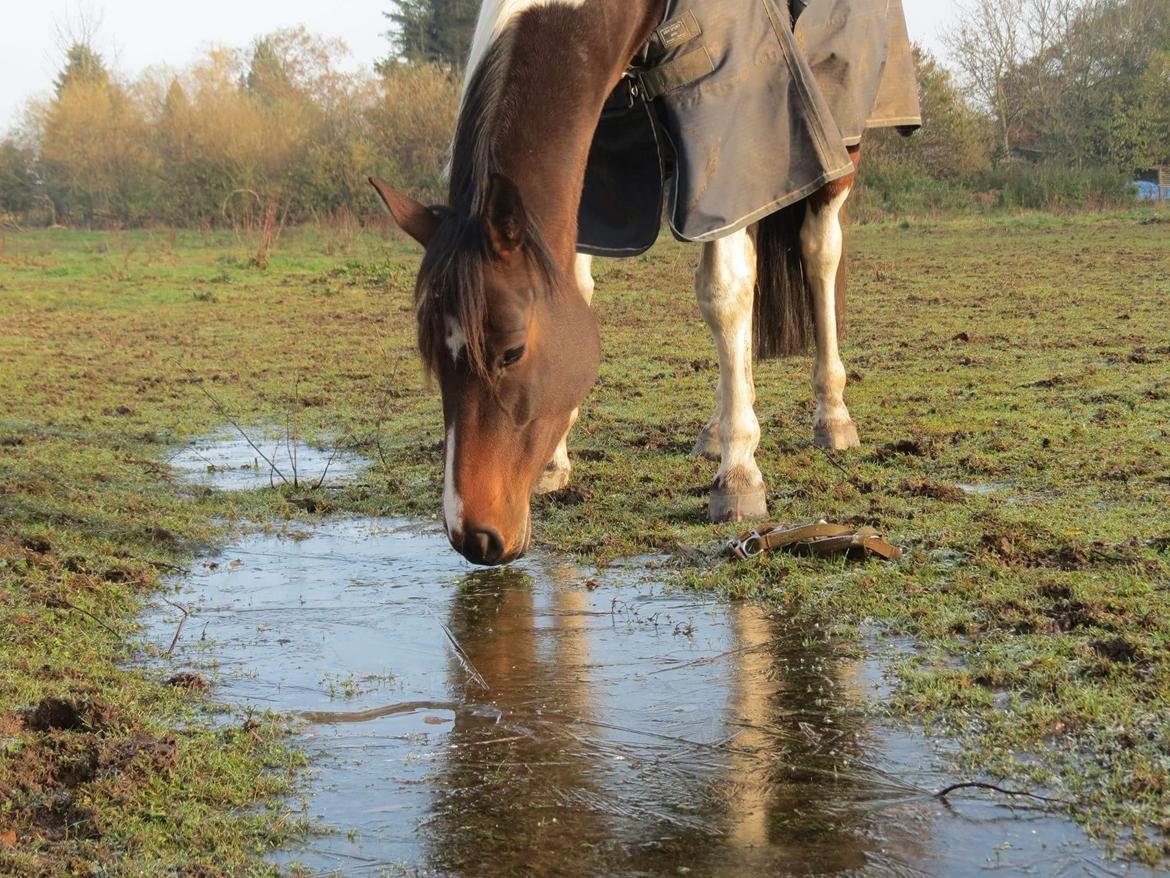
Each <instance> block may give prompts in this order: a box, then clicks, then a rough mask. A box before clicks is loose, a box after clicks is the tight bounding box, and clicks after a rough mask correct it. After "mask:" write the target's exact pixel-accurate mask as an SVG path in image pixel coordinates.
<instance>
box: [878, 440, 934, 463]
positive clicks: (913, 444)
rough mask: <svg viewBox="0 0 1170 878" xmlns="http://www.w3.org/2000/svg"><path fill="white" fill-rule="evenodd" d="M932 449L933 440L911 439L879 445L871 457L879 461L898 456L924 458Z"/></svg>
mask: <svg viewBox="0 0 1170 878" xmlns="http://www.w3.org/2000/svg"><path fill="white" fill-rule="evenodd" d="M933 449H934V440H933V439H931V438H929V437H913V438H910V439H899V440H897V441H896V442H887V443H885V444H884V445H879V446H878V447H877V449H876V450H875V451H874V453H873V456H874V457H875V458H877V459H878V460H881V461H887V460H891V459H893V458H896V457H898V456H900V455H907V456H910V457H926V456H928V455H930V453H931V452H932V451H933Z"/></svg>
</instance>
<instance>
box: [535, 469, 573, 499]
mask: <svg viewBox="0 0 1170 878" xmlns="http://www.w3.org/2000/svg"><path fill="white" fill-rule="evenodd" d="M570 472H571V470H570V469H569V468H568V467H564V468H560V467H554V466H546V467H545V468H544V472H543V473H541V475H540V481H538V482H537V483H536V488H535V489H534V492H535V493H537V494H551V493H552V492H553V491H559V490H561V489H562V488H564V487H565V486H567V485H568V484H569V473H570Z"/></svg>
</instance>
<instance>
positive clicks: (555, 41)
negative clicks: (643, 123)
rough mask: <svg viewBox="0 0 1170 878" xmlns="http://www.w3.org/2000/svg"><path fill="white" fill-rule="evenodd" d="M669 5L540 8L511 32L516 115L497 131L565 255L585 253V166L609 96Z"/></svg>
mask: <svg viewBox="0 0 1170 878" xmlns="http://www.w3.org/2000/svg"><path fill="white" fill-rule="evenodd" d="M664 5H665V0H580V2H575V3H541V4H540V5H535V4H533V5H532V7H531V8H529V9H528V10H526V11H525V12H523V13H521V14H519V15H516V16H514V17H513V18H512V20H511V22H510V24H509V25H508V26H507V27H508V28H509V29H513V30H514V33H511V34H507V36H506V37H505V39H507V40H508V43H507V45H508V47H509V53H510V54H509V58H508V60H507V64H506V74H505V76H504V81H503V85H502V96H503V101H504V103H505V105H506V110H505V111H504V112H503V113H501V119H500V127H499V129H498V130H496V131H494V132H492V136H494V137H495V154H496V159H497V161H498V162H499V165H500V170H501V171H502V172H503V173H504V174H506V175H507V176H509V177H510V178H511V179H512V180H514V181H515V183H516V185H517V186H518V187H519V189H520V192H521V195H522V196H523V198H524V203H525V207H526V209H527V210H528V211H529V212H530V213H531V214H532V216H533V218H534V220H535V222H536V224H537V226H538V227H539V228H540V230H541V232H542V234H543V235H544V237H545V240H546V242H547V244H548V246H549V249H550V251H551V252H552V254H553V256H554V258H555V259H557V261H558V262H562V261H563V260H564V259H566V258H571V257H572V254H573V252H574V250H575V248H576V237H577V209H578V206H579V204H580V201H581V190H582V187H583V185H584V180H585V163H586V160H587V158H588V155H589V146H590V143H591V142H592V139H593V133H594V130H595V129H596V127H597V120H598V118H599V116H600V115H601V108H602V105H603V104H604V103H605V99H606V97H607V96H608V95H609V93H610V91H611V90H612V89H613V87H614V85H616V83H617V81H618V79H619V78H620V76H621V74H622V71H624V70H625V68H626V67H627V65H628V64H629V62H630V60H631V59H632V58H633V55H634V53H635V52H636V51H637V50H638V48H639V47H640V46H641V45H642V44H643V43H645V41H646V40H647V39H648V38H649V36H650V33H651V32H652V31H653V29H654V27H655V26H657V24H658V23H659V21H660V20H661V17H662V10H663V8H664Z"/></svg>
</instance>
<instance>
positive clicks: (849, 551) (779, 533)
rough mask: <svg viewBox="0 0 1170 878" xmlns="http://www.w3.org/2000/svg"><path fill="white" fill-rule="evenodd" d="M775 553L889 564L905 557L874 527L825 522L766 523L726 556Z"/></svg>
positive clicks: (735, 542) (733, 542)
mask: <svg viewBox="0 0 1170 878" xmlns="http://www.w3.org/2000/svg"><path fill="white" fill-rule="evenodd" d="M774 550H784V551H788V552H793V553H795V554H808V555H846V556H847V557H852V558H858V557H865V556H867V555H876V556H877V557H879V558H885V559H886V560H889V561H897V560H898V559H899V558H901V557H902V550H901V549H899V548H898V547H897V546H893V545H891V544H890V543H887V542H886V541H885V540H884V539H883V538H882V535H881V534H880V533H878V532H877V531H876V530H874V529H873V528H872V527H856V528H855V527H849V526H848V525H844V524H831V523H830V522H827V521H823V520H822V521H818V522H816V523H814V524H806V525H802V526H800V527H790V526H788V525H783V524H765V525H763V526H761V527H757V528H756V529H755V530H752V531H749V532H748V533H745V534H743V535H741V536H739V537H736V538H735V539H733V540H729V541H728V543H727V553H728V554H729V555H731V557H733V558H737V559H739V560H743V559H746V558H754V557H755V556H756V555H762V554H763V553H764V552H770V551H774Z"/></svg>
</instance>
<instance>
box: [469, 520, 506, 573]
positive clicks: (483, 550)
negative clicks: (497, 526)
mask: <svg viewBox="0 0 1170 878" xmlns="http://www.w3.org/2000/svg"><path fill="white" fill-rule="evenodd" d="M462 551H463V557H464V558H466V559H467V560H468V561H470V562H471V563H472V564H499V563H500V561H501V560H502V559H503V557H504V541H503V540H502V539H500V535H499V534H498V533H496V532H495V531H494V530H491V529H490V528H485V529H482V530H468V531H467V533H466V534H464V536H463V549H462Z"/></svg>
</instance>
